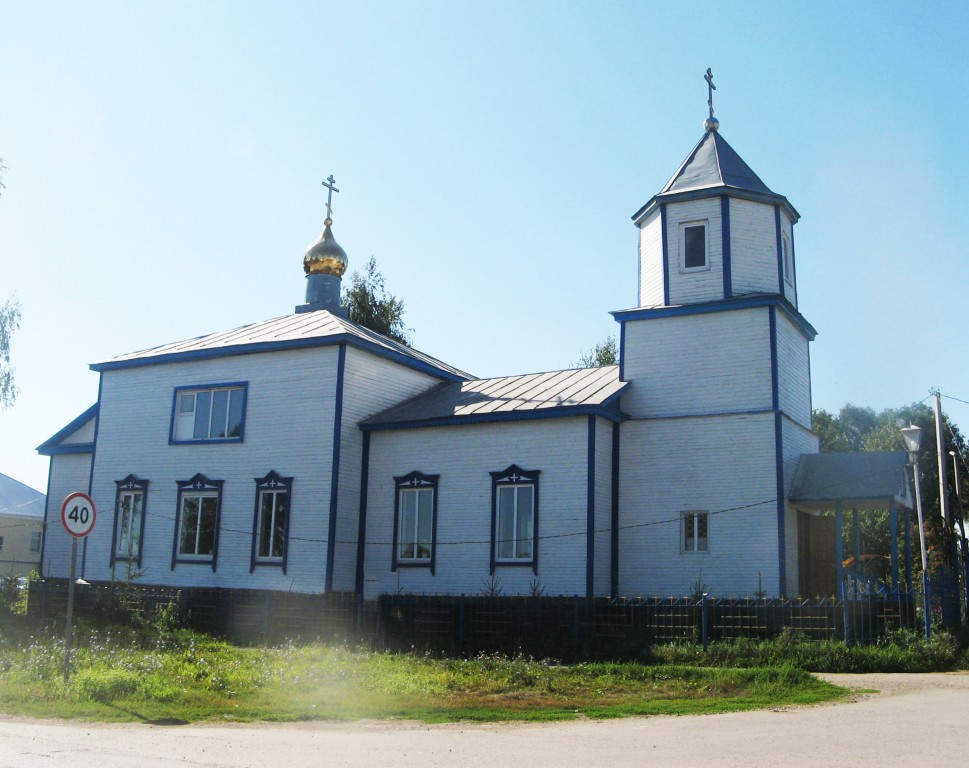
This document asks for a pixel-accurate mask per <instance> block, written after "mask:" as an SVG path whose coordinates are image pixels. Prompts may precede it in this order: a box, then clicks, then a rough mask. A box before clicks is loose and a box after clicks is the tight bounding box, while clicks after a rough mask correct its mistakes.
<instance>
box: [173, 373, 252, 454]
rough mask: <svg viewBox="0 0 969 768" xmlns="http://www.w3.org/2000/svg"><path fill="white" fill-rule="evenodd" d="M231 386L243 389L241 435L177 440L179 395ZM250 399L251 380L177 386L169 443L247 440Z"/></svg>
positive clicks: (203, 443)
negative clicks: (247, 417) (176, 425)
mask: <svg viewBox="0 0 969 768" xmlns="http://www.w3.org/2000/svg"><path fill="white" fill-rule="evenodd" d="M231 388H241V389H242V422H241V423H240V424H239V436H238V437H216V438H210V439H203V440H195V439H192V440H176V439H175V419H176V416H177V414H178V396H179V394H181V393H182V392H204V391H206V390H215V389H231ZM248 400H249V382H248V381H229V382H220V383H218V384H193V385H190V386H181V387H175V391H174V392H173V393H172V414H171V419H170V421H169V426H168V444H169V445H213V444H218V443H241V442H244V441H245V437H246V409H247V405H248Z"/></svg>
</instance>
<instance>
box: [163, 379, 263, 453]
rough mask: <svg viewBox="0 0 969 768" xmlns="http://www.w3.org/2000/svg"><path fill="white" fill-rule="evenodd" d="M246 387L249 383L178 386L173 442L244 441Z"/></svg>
mask: <svg viewBox="0 0 969 768" xmlns="http://www.w3.org/2000/svg"><path fill="white" fill-rule="evenodd" d="M246 389H247V385H246V384H245V383H236V384H213V385H211V386H206V387H176V388H175V403H174V405H173V412H172V432H171V441H172V442H178V443H183V442H189V443H191V442H208V441H216V440H220V441H237V440H242V432H243V427H244V424H245V416H246Z"/></svg>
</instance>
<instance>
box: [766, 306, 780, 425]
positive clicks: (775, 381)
mask: <svg viewBox="0 0 969 768" xmlns="http://www.w3.org/2000/svg"><path fill="white" fill-rule="evenodd" d="M768 317H769V319H770V396H771V408H773V409H774V410H775V411H776V410H778V409H779V408H780V407H781V392H780V373H779V366H778V362H777V310H776V308H775V307H771V308H770V310H769V314H768Z"/></svg>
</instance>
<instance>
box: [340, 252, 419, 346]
mask: <svg viewBox="0 0 969 768" xmlns="http://www.w3.org/2000/svg"><path fill="white" fill-rule="evenodd" d="M343 307H344V308H345V309H346V312H347V318H348V319H349V320H352V321H353V322H354V323H358V324H359V325H362V326H363V327H364V328H369V329H370V330H371V331H376V332H377V333H380V334H383V335H384V336H387V337H388V338H390V339H393V340H394V341H396V342H399V343H401V344H403V345H405V346H408V347H409V346H410V335H409V334H408V333H407V331H408V330H413V329H408V328H406V327H405V326H404V302H403V301H401V300H400V299H398V298H397V297H396V296H394V295H393V294H390V293H387V289H386V288H385V287H384V277H383V275H381V274H380V271H379V270H378V269H377V260H376V259H375V258H374V257H373V256H371V257H370V261H368V262H367V263H366V265H365V266H364V271H363V274H361V273H360V272H356V271H355V272H354V273H353V274H352V275H351V276H350V285H349V287H347V288H345V289H344V291H343Z"/></svg>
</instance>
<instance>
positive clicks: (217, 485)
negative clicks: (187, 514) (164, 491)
mask: <svg viewBox="0 0 969 768" xmlns="http://www.w3.org/2000/svg"><path fill="white" fill-rule="evenodd" d="M224 482H225V481H223V480H209V478H207V477H206V476H205V475H203V474H201V473H199V474H197V475H195V476H194V477H193V478H192V479H191V480H176V481H175V485H177V486H178V498H177V501H176V504H175V536H174V538H173V539H172V570H173V571H174V570H175V565H176V564H177V563H184V564H187V565H211V566H212V571H213V572H214V571H215V569H216V563H217V562H218V559H219V528H220V526H221V523H222V486H223V484H224ZM186 491H210V492H211V491H215V494H216V496H215V498H216V503H215V538H214V540H213V542H212V556H211V557H182V556H180V555H179V553H178V538H179V534H180V533H181V528H182V496H183V495H184V494H185V492H186Z"/></svg>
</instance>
